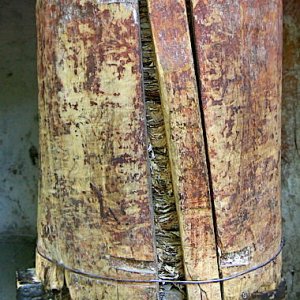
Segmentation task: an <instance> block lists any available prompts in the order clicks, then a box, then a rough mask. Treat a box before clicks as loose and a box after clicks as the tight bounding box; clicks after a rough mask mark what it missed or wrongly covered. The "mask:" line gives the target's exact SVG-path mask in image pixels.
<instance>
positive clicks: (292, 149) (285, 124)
mask: <svg viewBox="0 0 300 300" xmlns="http://www.w3.org/2000/svg"><path fill="white" fill-rule="evenodd" d="M283 4H284V17H283V25H284V26H283V37H284V39H283V88H282V215H283V229H284V235H285V238H286V240H287V244H286V246H285V248H284V251H283V273H284V276H285V277H286V280H287V284H288V290H289V297H288V299H289V300H293V299H295V300H298V299H300V253H299V249H300V230H299V228H300V102H299V100H300V99H299V96H300V94H299V92H300V1H298V0H285V1H283Z"/></svg>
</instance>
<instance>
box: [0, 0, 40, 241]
mask: <svg viewBox="0 0 300 300" xmlns="http://www.w3.org/2000/svg"><path fill="white" fill-rule="evenodd" d="M0 41H1V44H0V62H1V63H0V91H1V93H0V233H8V232H9V233H11V234H14V235H30V236H35V234H36V233H35V231H36V206H37V180H38V150H37V149H38V108H37V82H36V29H35V0H24V1H18V0H1V1H0Z"/></svg>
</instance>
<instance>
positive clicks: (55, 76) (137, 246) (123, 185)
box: [37, 0, 157, 299]
mask: <svg viewBox="0 0 300 300" xmlns="http://www.w3.org/2000/svg"><path fill="white" fill-rule="evenodd" d="M119 2H122V3H119ZM37 26H38V77H39V111H40V147H41V148H40V152H41V178H40V192H39V193H40V194H39V212H38V248H39V250H40V251H41V252H42V253H43V254H45V255H46V256H49V257H52V258H53V259H55V260H57V261H59V262H62V263H64V264H65V265H67V266H69V267H72V268H76V269H80V270H84V271H86V272H90V273H95V274H99V275H103V276H109V277H113V278H131V279H153V278H156V276H157V274H156V273H157V270H156V254H155V245H154V238H153V232H154V226H153V213H152V208H151V207H152V204H151V191H150V184H149V170H148V162H147V159H148V157H147V156H148V153H147V137H146V126H145V105H144V100H143V95H142V90H143V89H142V72H141V68H142V66H141V47H140V38H139V34H140V33H139V19H138V4H137V1H96V0H95V1H94V0H90V1H89V0H81V1H79V0H78V1H71V0H67V1H63V2H59V3H58V2H57V1H55V0H39V1H38V2H37ZM62 272H63V271H62V270H59V269H57V268H56V267H55V266H53V265H52V264H51V263H49V262H47V261H45V260H44V259H43V258H41V257H40V256H39V255H37V273H38V276H39V277H40V278H42V279H43V281H44V282H47V283H48V287H52V288H53V287H55V286H57V287H59V286H62V284H63V278H64V276H63V273H62ZM49 274H52V276H49ZM64 275H65V278H66V282H67V285H68V287H69V290H70V294H71V297H72V299H96V298H97V297H98V298H99V297H100V296H99V295H102V296H103V298H102V299H125V298H126V295H131V296H130V299H153V298H155V297H156V294H157V286H156V285H146V284H145V285H141V286H135V285H125V284H122V285H118V284H115V283H113V282H100V281H95V280H87V279H86V278H83V277H81V276H79V275H76V274H72V273H70V272H65V274H64ZM51 278H54V280H53V279H52V280H51ZM87 290H88V293H87ZM96 295H97V296H96ZM100 298H101V297H100Z"/></svg>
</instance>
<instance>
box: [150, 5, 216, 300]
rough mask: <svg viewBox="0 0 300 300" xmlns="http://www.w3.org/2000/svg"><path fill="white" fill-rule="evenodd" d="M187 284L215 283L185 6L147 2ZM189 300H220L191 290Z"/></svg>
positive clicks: (204, 290) (211, 292)
mask: <svg viewBox="0 0 300 300" xmlns="http://www.w3.org/2000/svg"><path fill="white" fill-rule="evenodd" d="M148 7H149V17H150V23H151V28H152V35H153V41H154V46H155V54H156V60H157V70H158V74H159V81H160V92H161V100H162V106H163V113H164V122H165V127H166V134H167V141H168V148H169V156H170V165H171V170H172V180H173V187H174V193H175V199H176V202H177V209H178V215H179V224H180V233H181V241H182V242H181V243H182V248H183V258H184V267H185V277H186V279H188V280H190V279H194V280H197V279H207V278H217V277H218V276H219V274H218V263H217V252H216V245H215V236H214V228H213V221H212V211H211V205H210V196H209V187H208V176H207V166H206V158H205V150H204V142H203V136H202V127H201V119H200V110H199V100H198V95H197V85H196V77H195V72H194V64H193V54H192V49H191V42H190V36H189V28H188V20H187V15H186V7H185V1H183V0H176V1H174V0H166V1H159V0H148ZM187 289H188V298H189V299H215V300H217V299H221V298H220V297H221V295H220V285H219V284H218V283H217V284H211V285H203V286H197V285H190V286H188V288H187Z"/></svg>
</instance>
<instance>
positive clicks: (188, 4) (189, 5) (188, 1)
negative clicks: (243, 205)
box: [185, 0, 224, 300]
mask: <svg viewBox="0 0 300 300" xmlns="http://www.w3.org/2000/svg"><path fill="white" fill-rule="evenodd" d="M185 2H186V8H187V17H188V22H189V31H190V38H191V46H192V52H193V59H194V64H195V75H196V79H197V80H196V82H197V89H198V96H199V108H200V117H201V126H202V130H203V141H204V148H205V157H206V165H207V176H208V188H209V193H210V195H209V197H210V203H211V212H212V220H213V227H214V233H215V244H216V254H217V258H218V271H219V278H222V277H223V274H222V269H221V266H220V263H221V261H220V253H219V249H218V247H219V246H218V244H219V239H218V225H217V216H216V208H215V203H214V192H213V183H212V176H211V168H210V160H209V152H208V142H207V132H206V128H205V119H204V111H203V105H202V98H201V79H200V68H199V65H198V64H199V61H198V56H197V52H196V42H195V36H194V34H193V28H194V22H193V17H192V13H193V12H192V3H191V0H185ZM220 290H221V298H222V300H223V299H224V284H223V282H220Z"/></svg>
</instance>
